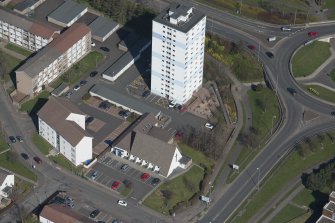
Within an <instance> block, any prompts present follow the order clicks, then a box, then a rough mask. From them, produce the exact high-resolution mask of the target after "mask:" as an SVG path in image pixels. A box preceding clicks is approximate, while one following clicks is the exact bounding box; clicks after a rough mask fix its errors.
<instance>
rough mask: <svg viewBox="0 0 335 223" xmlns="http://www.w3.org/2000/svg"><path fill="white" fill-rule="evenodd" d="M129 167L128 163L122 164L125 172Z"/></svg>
mask: <svg viewBox="0 0 335 223" xmlns="http://www.w3.org/2000/svg"><path fill="white" fill-rule="evenodd" d="M128 169H129V165H128V164H123V165H122V166H121V170H122V171H123V172H125V171H126V170H128Z"/></svg>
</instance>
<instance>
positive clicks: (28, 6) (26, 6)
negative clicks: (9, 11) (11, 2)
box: [13, 0, 45, 15]
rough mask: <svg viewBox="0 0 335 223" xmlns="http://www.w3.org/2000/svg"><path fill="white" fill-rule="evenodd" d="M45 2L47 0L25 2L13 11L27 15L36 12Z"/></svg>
mask: <svg viewBox="0 0 335 223" xmlns="http://www.w3.org/2000/svg"><path fill="white" fill-rule="evenodd" d="M43 2H45V0H24V1H22V2H20V3H18V4H17V5H15V7H14V9H13V10H14V12H17V13H20V14H22V15H25V14H28V13H30V12H31V11H33V10H35V9H36V8H37V7H38V6H39V5H41V4H42V3H43Z"/></svg>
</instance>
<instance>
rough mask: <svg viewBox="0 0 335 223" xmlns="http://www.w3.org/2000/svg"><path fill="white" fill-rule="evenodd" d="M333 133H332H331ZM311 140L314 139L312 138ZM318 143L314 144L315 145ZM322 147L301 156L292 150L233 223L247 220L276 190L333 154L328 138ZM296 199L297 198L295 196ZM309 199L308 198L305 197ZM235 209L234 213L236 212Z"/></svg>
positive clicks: (332, 146)
mask: <svg viewBox="0 0 335 223" xmlns="http://www.w3.org/2000/svg"><path fill="white" fill-rule="evenodd" d="M332 135H334V133H332ZM312 140H313V141H315V140H316V139H315V138H313V139H312ZM317 145H319V146H320V144H316V146H317ZM323 147H324V149H318V150H317V151H315V152H314V153H309V154H308V155H306V156H305V157H304V158H302V157H301V156H300V155H299V154H298V152H297V151H296V150H295V151H293V152H292V153H291V154H290V155H289V156H288V157H287V158H285V160H284V161H283V162H281V163H280V165H279V166H277V168H276V169H275V170H274V171H273V172H272V173H271V177H270V178H269V179H268V180H267V181H266V182H265V183H264V184H262V185H261V187H260V191H258V192H257V193H254V194H253V195H252V196H251V198H250V201H249V202H248V204H244V205H242V207H241V208H240V209H239V210H241V209H244V210H245V212H244V213H243V215H241V216H237V215H235V221H234V222H235V223H238V222H247V221H248V220H249V219H251V217H252V216H253V215H254V214H256V213H257V211H259V210H260V209H261V208H262V207H263V206H264V204H266V202H268V201H269V200H270V199H271V198H272V197H273V196H274V195H275V194H276V193H277V192H278V191H280V190H281V189H282V188H283V187H284V186H285V185H287V184H288V183H289V182H290V181H291V180H292V179H293V178H295V177H297V176H300V175H301V173H303V172H304V171H305V170H306V169H309V168H311V167H313V166H315V165H316V164H318V163H320V162H325V161H327V160H329V159H330V158H332V157H334V156H335V149H334V145H333V144H332V142H331V141H330V140H329V138H327V137H326V139H325V141H324V142H323ZM297 199H298V198H297ZM306 200H309V198H306ZM239 210H237V211H236V212H235V213H238V211H239Z"/></svg>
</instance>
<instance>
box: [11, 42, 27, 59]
mask: <svg viewBox="0 0 335 223" xmlns="http://www.w3.org/2000/svg"><path fill="white" fill-rule="evenodd" d="M5 47H6V48H7V49H9V50H12V51H14V52H16V53H18V54H21V55H23V56H26V57H29V56H30V55H31V54H33V52H31V51H29V50H25V49H23V48H22V47H19V46H18V45H15V44H13V43H8V44H7V45H6V46H5Z"/></svg>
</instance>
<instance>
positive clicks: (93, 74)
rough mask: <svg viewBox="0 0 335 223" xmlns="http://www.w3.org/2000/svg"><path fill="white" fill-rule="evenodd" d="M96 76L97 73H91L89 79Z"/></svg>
mask: <svg viewBox="0 0 335 223" xmlns="http://www.w3.org/2000/svg"><path fill="white" fill-rule="evenodd" d="M97 74H98V71H92V72H91V73H90V77H95V75H97Z"/></svg>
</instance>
